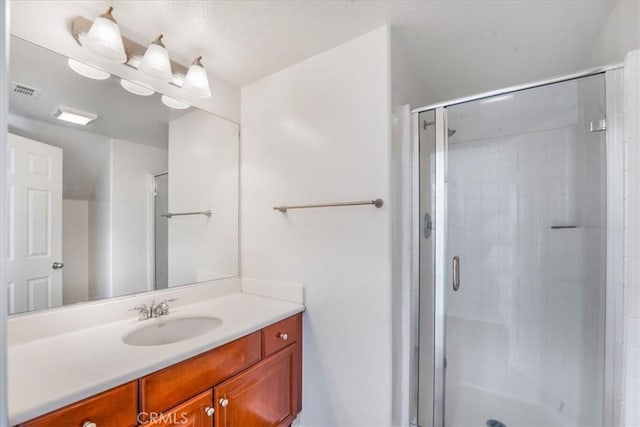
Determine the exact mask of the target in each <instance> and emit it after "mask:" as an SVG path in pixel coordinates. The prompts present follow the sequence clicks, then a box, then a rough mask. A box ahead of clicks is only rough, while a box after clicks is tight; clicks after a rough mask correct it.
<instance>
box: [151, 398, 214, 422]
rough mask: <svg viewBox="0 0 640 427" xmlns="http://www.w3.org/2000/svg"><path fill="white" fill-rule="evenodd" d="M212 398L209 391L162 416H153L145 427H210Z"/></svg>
mask: <svg viewBox="0 0 640 427" xmlns="http://www.w3.org/2000/svg"><path fill="white" fill-rule="evenodd" d="M213 410H214V409H213V397H212V392H211V390H208V391H205V392H204V393H200V394H199V395H197V396H196V397H194V398H192V399H189V400H187V401H186V402H184V403H182V404H180V405H178V406H176V407H175V408H173V409H172V410H170V411H167V412H164V413H162V414H154V415H153V418H152V419H151V420H150V422H149V423H147V424H144V425H145V426H153V427H212V426H213Z"/></svg>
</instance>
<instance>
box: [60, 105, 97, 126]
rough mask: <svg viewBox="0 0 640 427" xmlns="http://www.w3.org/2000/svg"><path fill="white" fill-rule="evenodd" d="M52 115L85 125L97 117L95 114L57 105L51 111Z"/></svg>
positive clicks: (75, 123)
mask: <svg viewBox="0 0 640 427" xmlns="http://www.w3.org/2000/svg"><path fill="white" fill-rule="evenodd" d="M53 117H55V118H56V119H58V120H62V121H65V122H69V123H73V124H74V125H82V126H86V125H88V124H89V123H91V122H92V121H94V120H95V119H97V118H98V115H97V114H92V113H87V112H84V111H80V110H76V109H74V108H69V107H63V106H59V107H58V110H56V112H55V113H53Z"/></svg>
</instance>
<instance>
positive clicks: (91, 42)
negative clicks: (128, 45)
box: [84, 7, 127, 63]
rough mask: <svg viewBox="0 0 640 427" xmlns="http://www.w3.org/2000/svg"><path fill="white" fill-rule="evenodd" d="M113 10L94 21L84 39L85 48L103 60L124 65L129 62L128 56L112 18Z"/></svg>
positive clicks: (110, 9) (118, 29)
mask: <svg viewBox="0 0 640 427" xmlns="http://www.w3.org/2000/svg"><path fill="white" fill-rule="evenodd" d="M112 10H113V8H111V7H110V8H109V10H107V11H106V12H105V13H103V14H102V15H100V16H99V17H98V18H96V20H95V21H93V25H91V28H90V29H89V32H88V33H87V37H86V38H85V39H84V46H86V47H87V48H88V49H89V50H91V51H92V52H94V53H96V54H98V55H100V56H102V57H103V58H107V59H110V60H112V61H117V62H120V63H124V62H126V61H127V54H126V52H125V51H124V45H123V44H122V36H121V35H120V28H118V24H117V22H116V21H115V19H113V16H111V11H112Z"/></svg>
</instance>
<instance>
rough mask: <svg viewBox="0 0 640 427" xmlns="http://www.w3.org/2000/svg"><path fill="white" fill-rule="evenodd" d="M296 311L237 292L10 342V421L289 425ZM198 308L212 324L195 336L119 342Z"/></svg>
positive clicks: (297, 360) (298, 352)
mask: <svg viewBox="0 0 640 427" xmlns="http://www.w3.org/2000/svg"><path fill="white" fill-rule="evenodd" d="M303 309H304V306H302V305H300V304H294V303H291V302H286V301H278V300H274V299H271V298H264V297H260V296H256V295H249V294H244V293H241V292H238V293H231V294H228V295H223V296H221V297H217V298H212V299H210V300H207V301H204V302H199V303H195V304H189V305H187V306H184V307H177V308H176V309H175V310H174V311H173V312H172V313H171V314H169V315H167V316H162V317H161V318H157V319H149V320H144V321H139V320H137V319H135V318H133V319H131V317H132V316H131V315H129V319H127V320H126V321H116V322H112V323H110V324H107V325H104V326H101V327H96V328H93V327H90V328H85V329H80V330H77V331H71V332H69V333H63V334H59V335H56V336H53V337H50V338H45V339H41V340H33V341H27V342H24V343H20V344H17V345H15V346H10V347H9V352H10V354H11V355H12V356H13V357H12V358H11V360H14V361H16V363H14V365H13V366H12V372H13V373H15V374H14V375H12V376H11V377H10V381H9V382H10V385H11V386H12V387H13V390H15V392H14V393H13V394H12V395H11V396H10V410H11V412H12V414H10V416H11V419H10V421H11V423H12V425H19V426H24V427H36V426H37V427H54V426H55V427H59V426H69V427H76V426H77V427H104V426H114V427H124V426H137V425H152V426H173V425H185V426H193V427H196V426H198V427H199V426H212V425H214V423H215V425H216V426H229V427H230V426H249V425H250V426H265V427H266V426H288V425H290V424H291V422H292V421H293V420H294V419H295V417H296V416H297V414H298V413H299V412H300V411H301V409H302V393H301V390H302V387H301V386H302V313H301V311H302V310H303ZM204 314H206V315H209V314H211V315H212V316H215V317H216V318H218V319H219V320H220V323H219V326H217V327H216V328H215V329H213V330H211V331H209V332H206V333H203V334H201V335H200V336H196V337H193V338H190V339H185V340H182V341H178V342H173V343H167V344H158V345H149V344H144V345H131V344H127V343H126V337H127V336H129V335H130V334H131V333H132V332H135V331H139V330H141V328H145V327H147V325H149V326H151V327H154V326H156V325H161V324H162V323H163V322H164V323H166V324H168V323H169V322H172V321H175V320H180V319H188V318H193V316H202V315H204ZM189 316H191V317H189ZM90 347H95V348H90ZM100 347H102V348H100ZM61 349H64V350H61ZM37 351H40V354H39V355H38V354H36V352H37ZM74 353H76V354H78V355H79V356H78V357H74V356H73V354H74ZM43 354H47V355H49V360H50V361H51V363H56V362H58V363H59V366H58V371H57V372H56V371H55V370H53V371H52V369H54V368H52V365H49V366H47V364H40V366H34V365H38V364H36V363H34V361H35V360H36V359H37V358H38V357H39V358H42V357H43ZM65 356H66V357H65ZM65 358H66V360H67V361H66V362H64V363H61V361H62V360H64V359H65ZM74 359H75V360H74ZM89 360H93V362H94V363H93V364H89V363H87V361H89ZM17 361H20V362H17ZM90 366H93V369H95V370H96V371H98V372H93V371H92V368H91V367H90ZM56 378H58V379H60V380H59V381H58V382H57V383H56V382H55V379H56ZM74 396H82V398H80V399H77V398H75V397H74ZM30 414H33V415H34V416H31V415H30Z"/></svg>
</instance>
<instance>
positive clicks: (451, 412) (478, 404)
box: [445, 384, 566, 427]
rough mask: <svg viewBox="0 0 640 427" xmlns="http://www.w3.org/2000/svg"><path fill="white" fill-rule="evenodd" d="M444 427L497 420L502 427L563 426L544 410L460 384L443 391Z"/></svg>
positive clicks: (479, 426)
mask: <svg viewBox="0 0 640 427" xmlns="http://www.w3.org/2000/svg"><path fill="white" fill-rule="evenodd" d="M447 396H449V397H450V399H449V402H450V405H449V406H448V407H447V408H446V413H445V425H446V427H485V426H487V421H488V420H497V421H500V422H501V423H503V424H504V425H505V426H506V427H562V426H565V425H566V424H565V423H563V422H561V421H560V420H559V419H557V418H556V417H554V416H553V415H552V414H549V413H548V412H546V411H545V410H544V409H542V408H540V407H538V406H536V405H532V404H530V403H527V402H523V401H520V400H516V399H512V398H509V396H505V395H502V394H498V393H495V392H492V391H491V390H487V389H483V388H480V387H476V386H473V385H471V384H462V385H458V386H455V387H452V388H449V389H448V390H447Z"/></svg>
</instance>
